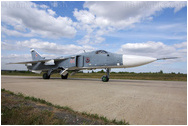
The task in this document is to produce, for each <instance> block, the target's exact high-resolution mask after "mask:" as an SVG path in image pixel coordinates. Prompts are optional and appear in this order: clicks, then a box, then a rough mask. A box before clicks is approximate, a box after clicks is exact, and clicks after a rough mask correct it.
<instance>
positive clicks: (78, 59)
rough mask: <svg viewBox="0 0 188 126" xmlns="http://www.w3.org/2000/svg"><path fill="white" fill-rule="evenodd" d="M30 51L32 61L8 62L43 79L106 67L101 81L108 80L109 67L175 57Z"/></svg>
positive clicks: (137, 64)
mask: <svg viewBox="0 0 188 126" xmlns="http://www.w3.org/2000/svg"><path fill="white" fill-rule="evenodd" d="M30 51H31V56H32V61H26V62H17V63H9V64H25V65H26V66H27V68H28V69H29V70H30V71H32V72H34V73H39V74H40V73H41V72H44V74H43V79H50V75H52V74H53V73H59V74H60V75H61V78H62V79H67V78H68V71H73V72H72V73H71V75H73V74H75V73H76V72H78V71H79V70H84V69H88V70H92V69H106V75H104V76H102V81H103V82H108V81H109V77H110V70H111V68H129V67H137V66H141V65H145V64H148V63H151V62H154V61H156V60H165V59H173V58H177V57H171V58H160V59H157V58H152V57H145V56H135V55H122V54H115V53H111V52H107V51H105V50H97V51H92V52H84V53H82V54H78V55H72V56H68V57H58V58H55V59H45V58H44V57H41V56H40V54H39V53H38V52H37V51H35V50H34V49H31V50H30Z"/></svg>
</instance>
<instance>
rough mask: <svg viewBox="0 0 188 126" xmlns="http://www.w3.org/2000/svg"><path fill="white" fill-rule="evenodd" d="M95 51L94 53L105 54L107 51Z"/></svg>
mask: <svg viewBox="0 0 188 126" xmlns="http://www.w3.org/2000/svg"><path fill="white" fill-rule="evenodd" d="M95 53H96V54H107V53H108V52H107V51H105V50H97V51H96V52H95Z"/></svg>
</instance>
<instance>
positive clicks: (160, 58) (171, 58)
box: [157, 57, 179, 60]
mask: <svg viewBox="0 0 188 126" xmlns="http://www.w3.org/2000/svg"><path fill="white" fill-rule="evenodd" d="M177 58H179V57H167V58H158V59H157V60H167V59H177Z"/></svg>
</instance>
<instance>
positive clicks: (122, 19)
mask: <svg viewBox="0 0 188 126" xmlns="http://www.w3.org/2000/svg"><path fill="white" fill-rule="evenodd" d="M186 5H187V3H186V2H182V1H180V2H179V1H171V2H169V1H130V2H129V1H86V2H85V3H84V8H85V10H79V11H78V10H77V9H75V10H74V12H73V13H74V16H75V18H76V19H77V20H78V21H79V22H78V24H77V26H79V28H80V29H83V30H86V31H87V36H90V39H89V40H88V37H87V36H84V37H83V38H82V40H80V41H82V43H86V41H92V40H93V38H95V37H97V38H98V37H101V36H102V35H106V34H108V33H109V32H114V31H118V30H121V29H126V28H129V27H132V26H133V25H134V24H135V23H139V22H142V21H144V20H147V21H151V20H153V17H154V16H156V13H157V12H159V11H161V10H163V9H165V8H174V12H175V13H176V12H178V11H179V10H181V9H182V8H183V7H185V6H186ZM104 31H105V32H104ZM98 33H100V34H98ZM85 38H87V39H85ZM97 38H95V40H97ZM95 40H94V41H92V43H95ZM80 41H79V42H80ZM100 42H102V41H100Z"/></svg>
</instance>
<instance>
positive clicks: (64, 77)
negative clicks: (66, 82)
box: [61, 74, 69, 79]
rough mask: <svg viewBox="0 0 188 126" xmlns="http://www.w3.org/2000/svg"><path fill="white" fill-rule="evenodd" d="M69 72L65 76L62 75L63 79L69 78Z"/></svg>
mask: <svg viewBox="0 0 188 126" xmlns="http://www.w3.org/2000/svg"><path fill="white" fill-rule="evenodd" d="M68 75H69V74H66V75H65V76H63V75H61V79H67V78H68Z"/></svg>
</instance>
